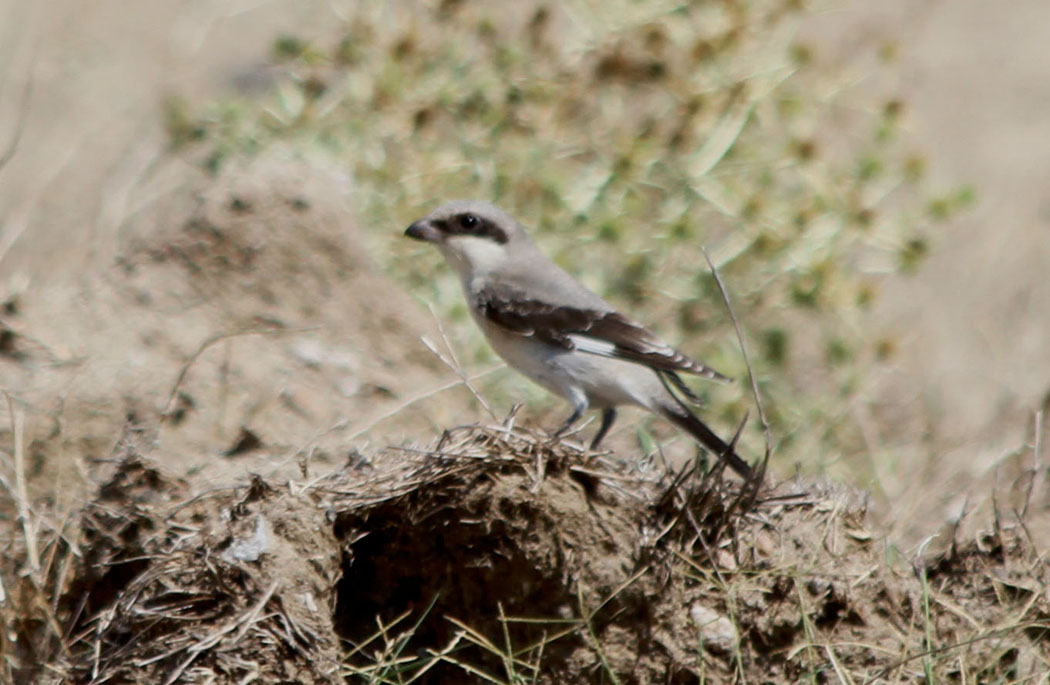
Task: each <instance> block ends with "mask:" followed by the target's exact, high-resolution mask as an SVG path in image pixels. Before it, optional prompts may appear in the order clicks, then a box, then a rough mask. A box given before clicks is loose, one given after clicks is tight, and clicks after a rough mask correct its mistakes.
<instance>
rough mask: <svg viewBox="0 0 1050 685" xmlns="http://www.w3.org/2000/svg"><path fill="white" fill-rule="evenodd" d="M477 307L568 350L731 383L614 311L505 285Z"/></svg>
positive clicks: (484, 294)
mask: <svg viewBox="0 0 1050 685" xmlns="http://www.w3.org/2000/svg"><path fill="white" fill-rule="evenodd" d="M475 306H476V307H477V308H478V311H479V312H480V313H481V314H482V316H484V317H485V318H486V319H487V320H488V321H490V322H492V323H494V324H496V325H498V326H500V327H502V328H504V329H506V330H508V331H511V332H513V333H517V334H519V335H522V336H528V337H533V338H535V339H537V340H542V341H543V342H546V343H549V344H551V345H556V346H558V347H561V348H564V349H566V350H579V351H581V352H588V353H590V354H597V355H601V356H603V357H613V358H616V359H625V360H629V361H633V362H638V363H639V364H645V365H646V366H649V367H652V368H653V369H655V370H657V371H669V372H675V371H682V372H686V373H691V374H695V375H698V376H704V377H705V378H711V379H715V380H728V379H727V378H726V377H725V376H723V375H722V374H720V373H718V372H717V371H715V370H714V369H712V368H710V367H708V366H705V365H703V364H701V363H700V362H698V361H695V360H693V359H691V358H689V357H688V356H686V355H684V354H682V353H681V352H679V351H678V350H676V349H675V348H673V347H671V346H670V345H668V344H667V343H666V342H664V341H663V340H661V339H660V338H658V337H657V336H656V335H655V334H654V333H652V332H651V331H649V330H648V329H647V328H645V327H644V326H642V325H640V324H637V323H635V322H634V321H631V320H630V319H628V318H627V317H625V316H623V315H622V314H619V313H617V312H614V311H609V310H605V311H602V310H598V309H587V308H579V307H573V306H571V305H562V304H551V303H549V302H543V301H541V300H537V299H533V298H529V297H528V296H527V295H525V294H524V293H522V292H521V291H518V290H515V289H511V288H505V287H504V288H495V287H490V288H484V289H482V290H481V291H480V292H479V293H478V295H477V299H476V301H475Z"/></svg>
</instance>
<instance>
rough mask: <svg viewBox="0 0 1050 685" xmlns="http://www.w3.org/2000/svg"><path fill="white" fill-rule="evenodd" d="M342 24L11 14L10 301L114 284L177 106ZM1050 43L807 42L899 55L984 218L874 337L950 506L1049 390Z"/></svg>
mask: <svg viewBox="0 0 1050 685" xmlns="http://www.w3.org/2000/svg"><path fill="white" fill-rule="evenodd" d="M337 13H338V3H331V2H301V1H297V2H278V1H274V2H260V1H255V2H233V3H230V2H216V1H206V0H198V1H192V0H191V1H176V0H168V1H165V2H152V3H130V4H129V3H124V2H118V1H116V0H106V1H101V2H96V3H92V5H91V7H90V9H86V8H85V6H84V5H83V4H82V3H77V2H74V1H73V0H56V1H54V2H49V3H38V2H29V1H28V0H7V1H6V2H3V3H0V26H2V28H0V144H2V145H4V146H5V147H6V144H7V143H6V141H8V140H10V139H12V137H13V136H14V135H15V132H16V128H17V126H18V122H19V120H20V118H21V117H22V115H23V109H24V110H25V111H24V120H25V128H24V131H22V135H21V138H20V140H19V144H18V147H17V149H16V150H15V153H14V155H13V157H12V158H11V160H10V162H9V163H8V164H7V165H6V166H5V167H4V168H3V169H2V170H0V292H3V293H10V292H17V291H22V290H25V289H26V288H36V287H39V286H41V285H42V284H44V283H47V282H52V281H56V280H70V279H72V280H75V279H76V277H77V275H78V274H81V273H85V272H86V271H87V270H88V269H89V268H98V267H102V268H105V267H106V266H107V265H108V264H109V263H110V262H111V260H112V259H113V256H114V254H115V252H116V246H117V245H118V243H119V241H120V239H121V238H122V233H121V231H122V227H126V225H127V222H128V220H129V218H130V217H134V216H135V214H136V212H138V211H139V210H140V209H141V207H142V206H143V205H144V204H145V203H146V202H148V200H149V198H143V197H141V196H140V195H141V192H142V191H141V189H140V188H138V187H137V186H136V179H138V178H140V177H141V176H142V175H143V174H144V173H145V172H146V171H149V170H151V169H152V168H153V167H154V165H156V164H158V160H160V159H161V156H162V154H163V152H164V146H165V141H164V137H163V135H162V131H161V125H160V122H159V117H158V112H159V102H160V101H161V100H162V98H163V97H164V95H165V94H168V93H171V92H183V93H188V94H191V95H193V96H194V97H206V96H207V95H209V94H215V93H219V92H224V91H228V90H229V89H230V88H238V89H246V88H248V89H250V88H252V87H253V83H257V80H258V78H259V74H260V71H259V70H260V65H261V64H262V63H263V61H264V60H265V54H264V53H265V50H266V48H267V46H268V45H269V44H270V41H271V40H272V38H273V37H274V36H275V35H277V34H279V33H282V32H287V33H301V34H305V35H323V32H324V30H325V27H326V26H330V25H331V24H332V23H333V21H334V20H335V19H336V18H337ZM1048 23H1050V5H1048V4H1047V3H1045V2H1041V1H1040V0H1018V1H1016V2H1013V3H1010V4H1009V5H1008V6H993V5H991V4H989V3H985V2H981V1H980V0H956V1H953V2H946V1H941V2H933V3H922V4H921V5H920V4H918V3H914V2H907V1H905V0H895V1H893V2H886V3H878V4H876V3H860V2H858V3H855V4H853V5H849V4H843V5H842V6H841V7H840V8H839V9H834V10H829V11H826V12H823V13H821V14H819V15H817V16H816V17H814V19H813V21H812V25H811V27H810V28H809V29H808V30H807V32H808V33H810V34H811V35H813V36H815V41H816V44H817V45H818V46H819V49H820V50H821V51H822V53H823V54H826V55H832V56H835V55H839V56H840V59H842V60H843V61H844V62H848V61H849V60H850V57H851V56H852V55H854V54H856V52H857V46H858V45H865V44H882V43H884V42H886V41H888V40H892V41H895V42H896V44H897V50H898V63H897V65H896V67H895V68H894V73H895V76H894V77H893V78H891V79H889V80H888V82H885V83H879V84H875V85H874V86H873V91H874V89H875V88H878V89H881V92H884V93H894V92H899V93H901V94H902V95H903V96H904V97H905V99H906V100H907V101H908V102H909V103H910V111H909V120H908V121H909V126H910V129H911V131H912V133H913V135H914V138H915V141H916V145H917V147H919V148H920V149H924V150H925V151H926V152H927V154H928V157H929V162H930V164H929V167H930V170H931V173H932V174H933V176H934V178H935V179H936V180H937V181H938V182H940V183H943V185H944V187H945V188H947V187H949V185H950V184H955V183H959V182H966V183H971V184H973V185H974V186H975V187H976V189H977V193H978V199H979V201H978V204H977V207H976V209H975V211H972V212H969V213H967V214H966V215H965V216H964V217H963V218H961V219H960V220H958V221H955V222H953V223H952V224H951V225H949V226H947V227H945V228H944V231H943V234H942V236H941V237H940V240H939V244H938V247H937V249H936V250H935V253H934V256H933V258H932V259H931V260H930V261H929V263H928V264H927V265H926V266H925V267H924V268H923V269H922V270H921V272H920V273H919V274H917V275H916V276H915V277H913V278H909V279H902V280H900V281H898V282H896V283H893V284H891V285H889V286H888V287H887V289H886V293H885V297H884V299H883V301H882V303H881V306H880V309H879V312H878V316H877V318H876V320H875V321H873V323H872V330H873V334H876V333H877V332H881V331H886V330H888V331H891V332H894V333H899V334H901V335H902V346H901V350H900V354H899V356H898V358H897V364H896V366H895V368H894V369H893V370H892V371H890V372H888V373H887V375H886V377H883V378H876V379H872V385H871V387H872V390H871V392H872V394H873V396H874V397H877V398H878V399H879V400H880V401H882V402H885V403H887V404H890V405H895V406H898V407H900V408H903V410H904V411H905V412H909V413H912V414H914V415H916V416H919V415H926V414H929V415H930V416H932V418H933V420H932V422H931V423H929V424H928V425H926V426H924V429H925V431H924V434H920V433H917V432H916V431H913V430H909V431H907V432H905V433H904V434H902V435H901V436H900V438H899V443H900V446H901V447H902V449H904V450H906V452H907V453H908V454H911V455H914V457H915V458H920V459H923V460H924V461H923V465H924V466H923V469H924V470H925V471H926V473H927V474H928V475H927V478H929V479H932V480H933V481H935V482H936V483H937V484H938V485H939V486H940V487H942V489H948V490H955V489H959V488H962V487H965V484H966V483H967V482H970V481H972V479H974V478H976V479H978V481H979V480H981V479H982V478H985V477H990V475H989V474H991V473H992V471H991V469H993V468H994V466H995V464H996V462H997V460H998V459H1000V457H1001V455H1002V454H1003V453H1004V451H1005V450H1008V449H1012V448H1015V447H1017V446H1018V445H1020V444H1021V443H1022V442H1023V440H1024V430H1025V424H1026V422H1028V421H1029V420H1030V418H1031V415H1032V412H1033V411H1034V410H1035V409H1036V408H1037V407H1038V405H1039V404H1040V402H1041V400H1042V396H1043V394H1044V393H1045V392H1046V391H1047V389H1048V387H1050V364H1048V363H1047V354H1046V336H1047V333H1048V331H1050V281H1048V279H1046V278H1045V273H1046V268H1047V265H1048V264H1050V240H1047V237H1048V228H1050V227H1048V225H1047V224H1048V222H1050V197H1048V191H1047V188H1046V184H1045V179H1046V178H1048V177H1050V156H1048V155H1046V154H1045V150H1044V146H1043V145H1041V144H1040V141H1043V140H1046V139H1047V138H1050V118H1047V117H1046V116H1045V112H1046V111H1047V104H1050V78H1047V76H1048V72H1050V60H1048V59H1047V54H1046V53H1047V48H1046V41H1045V31H1044V29H1045V26H1047V25H1048ZM867 95H870V93H868V92H863V93H862V95H861V96H859V97H865V96H867ZM3 384H4V383H3V382H2V381H0V385H3ZM930 455H935V459H932V460H929V456H930ZM931 469H932V471H933V473H932V475H931V474H930V473H929V472H930V470H931ZM915 482H917V480H916V479H915V478H913V477H912V474H911V472H910V471H909V470H908V469H907V468H905V469H898V470H895V471H894V472H893V473H890V474H888V475H887V476H886V481H885V482H882V483H878V484H876V485H877V487H879V488H881V489H883V490H884V491H887V492H888V493H889V494H891V495H892V494H894V493H902V492H906V491H907V490H908V487H909V486H908V483H915ZM918 482H923V484H924V486H925V485H926V484H927V481H926V480H924V479H920V480H919V481H918ZM861 485H871V484H861ZM949 494H950V493H949Z"/></svg>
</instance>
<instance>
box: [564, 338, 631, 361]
mask: <svg viewBox="0 0 1050 685" xmlns="http://www.w3.org/2000/svg"><path fill="white" fill-rule="evenodd" d="M569 340H571V341H572V344H573V345H575V346H576V349H577V350H579V351H581V352H590V353H591V354H597V355H601V356H602V357H619V356H620V355H619V354H618V353H617V351H616V345H615V344H614V343H611V342H609V341H608V340H598V339H597V338H592V337H590V336H587V335H579V334H573V335H570V336H569Z"/></svg>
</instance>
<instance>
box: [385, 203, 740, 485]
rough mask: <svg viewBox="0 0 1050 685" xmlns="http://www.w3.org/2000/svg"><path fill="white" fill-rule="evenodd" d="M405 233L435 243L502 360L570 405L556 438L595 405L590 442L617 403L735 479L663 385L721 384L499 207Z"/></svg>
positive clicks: (728, 455) (723, 450) (448, 216)
mask: <svg viewBox="0 0 1050 685" xmlns="http://www.w3.org/2000/svg"><path fill="white" fill-rule="evenodd" d="M405 235H406V236H408V237H410V238H415V239H416V240H422V241H426V242H428V243H432V244H433V245H435V246H436V247H437V248H438V249H439V250H440V251H441V253H442V255H443V256H444V257H445V260H446V261H447V262H448V263H449V264H450V265H451V266H452V268H453V269H455V271H456V273H457V274H458V275H459V279H460V282H461V283H462V285H463V293H464V294H465V295H466V298H467V303H468V305H469V308H470V313H471V315H472V316H473V318H474V321H475V322H477V324H478V326H480V327H481V330H482V332H483V333H484V334H485V337H486V338H487V339H488V341H489V343H490V344H491V345H492V347H493V349H494V350H495V351H496V353H497V354H499V356H500V357H502V358H503V359H504V360H505V361H506V362H507V364H509V365H510V366H511V367H513V368H515V369H517V370H518V371H520V372H521V373H523V374H525V375H526V376H528V377H529V378H531V379H532V380H533V381H535V382H537V383H539V384H540V385H542V386H543V387H545V388H547V389H548V390H550V391H551V392H553V393H555V394H557V395H560V396H561V397H564V398H565V399H566V400H568V402H569V404H571V405H572V414H571V415H570V416H569V418H568V420H567V421H566V422H565V424H564V425H563V426H562V427H561V428H560V429H559V431H558V434H561V433H563V432H564V431H566V430H567V429H569V428H570V427H571V426H572V425H573V424H574V423H575V422H576V421H577V420H578V419H579V418H580V417H581V416H582V415H583V413H584V412H585V411H587V409H588V408H594V409H600V410H601V412H602V415H601V416H602V420H601V425H600V427H599V428H598V432H597V434H596V435H595V436H594V439H593V441H592V442H591V448H592V449H593V448H596V447H597V446H598V444H599V443H600V442H601V440H602V438H604V437H605V435H606V433H607V432H608V431H609V429H610V428H611V427H612V425H613V422H614V421H615V420H616V408H617V407H618V406H620V405H637V406H640V407H644V408H645V409H648V410H649V411H651V412H653V413H655V414H658V415H660V416H663V417H664V418H666V419H667V420H668V421H670V422H671V423H673V424H675V425H676V426H678V427H680V428H682V429H684V430H685V431H687V432H688V433H689V434H690V435H692V436H693V437H694V438H696V439H697V440H698V441H699V442H700V443H701V444H702V445H703V446H704V447H706V448H707V449H708V450H710V451H711V452H713V453H714V454H715V455H716V456H718V457H721V458H722V459H725V461H726V463H727V464H728V465H729V466H730V467H731V468H732V469H733V470H734V471H736V472H737V473H738V474H740V475H741V476H744V477H747V476H749V475H750V474H751V467H750V466H749V465H748V464H747V462H745V461H744V460H743V459H741V458H740V456H739V455H737V453H736V452H735V451H734V450H733V449H732V447H730V446H729V445H728V444H726V442H725V441H723V440H722V439H721V438H719V437H718V436H717V435H716V434H715V433H714V432H713V431H712V430H711V429H710V428H708V427H707V425H705V424H704V423H703V422H702V421H701V420H700V419H699V418H697V416H696V415H695V414H694V413H693V412H692V411H691V410H690V409H689V408H688V407H687V406H686V405H685V403H684V402H683V401H682V399H680V398H679V396H678V395H677V394H676V393H675V392H674V391H673V390H672V386H673V387H674V389H675V390H677V391H678V392H680V393H682V394H683V395H685V396H686V397H687V398H689V399H691V400H695V399H696V398H695V396H694V395H693V393H692V392H691V391H690V390H689V388H688V387H687V386H686V384H685V383H684V382H683V381H682V379H681V377H680V375H679V374H683V373H685V374H692V375H696V376H702V377H704V378H708V379H713V380H726V378H725V377H724V376H722V375H721V374H720V373H718V372H717V371H715V370H714V369H712V368H710V367H708V366H705V365H704V364H701V363H700V362H698V361H695V360H693V359H691V358H690V357H688V356H687V355H685V354H683V353H682V352H680V351H678V350H677V349H675V348H674V347H672V346H671V345H669V344H667V343H666V342H664V341H663V340H661V339H660V338H659V337H658V336H657V335H656V334H654V333H653V332H652V331H650V330H649V329H647V328H645V327H644V326H642V325H641V324H639V323H636V322H635V321H633V320H632V319H630V318H628V317H626V316H624V315H623V314H620V313H619V312H617V311H616V310H615V309H614V308H613V307H612V306H611V305H610V304H609V303H608V302H606V301H605V300H603V299H602V298H601V297H599V296H598V295H596V294H595V293H593V292H592V291H590V290H588V289H587V288H586V287H585V286H584V285H583V284H581V283H580V282H579V281H577V280H576V279H575V278H573V277H572V276H570V275H569V274H568V273H567V272H566V271H565V270H564V269H562V268H561V267H559V266H558V265H556V264H555V263H554V262H552V261H550V260H549V259H547V257H546V256H544V254H543V253H542V252H540V250H539V248H538V247H536V244H535V243H534V242H533V241H532V239H531V238H530V237H529V234H528V232H527V231H526V230H525V228H524V227H522V225H521V224H519V223H518V222H517V221H516V220H515V219H514V218H513V217H511V216H510V215H509V214H507V213H506V212H504V211H502V210H500V209H499V208H497V207H494V206H492V205H490V204H486V203H483V202H470V201H461V202H450V203H448V204H444V205H442V206H440V207H438V208H437V209H435V210H434V211H433V212H431V213H430V214H428V215H427V216H426V217H424V218H422V219H420V220H419V221H416V222H415V223H413V224H412V225H411V226H409V227H408V229H407V230H406V231H405Z"/></svg>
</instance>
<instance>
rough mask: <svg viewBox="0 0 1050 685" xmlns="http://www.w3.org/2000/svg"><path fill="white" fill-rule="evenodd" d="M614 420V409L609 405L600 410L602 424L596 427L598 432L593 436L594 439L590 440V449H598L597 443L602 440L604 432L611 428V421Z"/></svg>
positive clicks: (613, 421)
mask: <svg viewBox="0 0 1050 685" xmlns="http://www.w3.org/2000/svg"><path fill="white" fill-rule="evenodd" d="M615 422H616V409H615V408H613V407H609V408H608V409H606V410H605V411H603V412H602V425H601V426H599V427H598V432H597V433H596V434H595V436H594V440H591V449H592V450H595V449H598V443H600V442H601V441H602V438H604V437H605V434H606V433H608V432H609V429H610V428H612V425H613V423H615Z"/></svg>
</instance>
